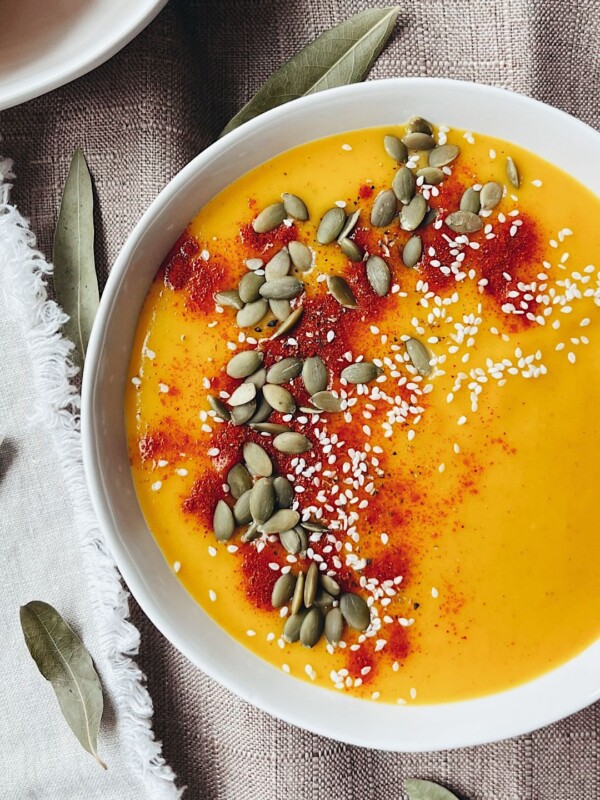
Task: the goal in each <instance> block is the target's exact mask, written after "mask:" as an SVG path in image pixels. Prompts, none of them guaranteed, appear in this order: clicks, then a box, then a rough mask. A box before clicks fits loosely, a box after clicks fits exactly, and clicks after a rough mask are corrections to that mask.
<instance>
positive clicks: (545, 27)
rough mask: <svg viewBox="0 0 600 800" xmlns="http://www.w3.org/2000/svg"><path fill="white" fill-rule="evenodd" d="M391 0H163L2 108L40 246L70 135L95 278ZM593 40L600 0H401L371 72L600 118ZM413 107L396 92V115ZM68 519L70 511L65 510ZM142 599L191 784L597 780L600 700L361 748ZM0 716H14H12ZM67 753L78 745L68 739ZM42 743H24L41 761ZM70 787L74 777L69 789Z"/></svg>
mask: <svg viewBox="0 0 600 800" xmlns="http://www.w3.org/2000/svg"><path fill="white" fill-rule="evenodd" d="M387 4H389V3H381V2H370V3H369V2H363V1H362V0H296V1H295V2H286V0H215V1H214V2H208V1H206V2H202V1H201V0H196V1H194V0H188V1H187V2H185V1H184V0H171V2H170V3H169V4H168V6H167V7H166V9H165V10H164V11H163V12H162V13H161V14H160V15H159V17H158V18H157V19H156V21H155V22H154V23H152V24H151V25H150V27H149V28H148V29H147V30H146V31H145V32H144V33H142V34H141V35H140V36H139V37H138V38H137V39H136V40H135V41H134V42H133V43H132V44H131V45H129V46H128V47H127V48H126V49H125V50H124V51H123V52H121V53H120V54H118V55H117V56H115V57H114V58H113V59H112V60H111V61H110V62H109V63H107V64H105V65H104V66H102V67H100V68H98V69H96V70H95V71H94V72H93V73H91V74H90V75H87V76H85V77H83V78H81V79H79V80H78V81H76V82H75V83H73V84H71V85H69V86H66V87H64V88H63V89H60V90H58V91H55V92H53V93H51V94H50V95H47V96H46V97H43V98H40V99H38V100H34V101H31V102H29V103H27V104H25V105H24V106H22V107H20V108H16V109H11V110H9V111H6V112H3V113H2V115H0V131H1V132H2V136H3V139H4V142H3V145H4V152H5V154H6V155H10V156H12V158H14V159H15V169H16V171H17V174H18V180H17V182H16V185H15V189H14V194H13V199H14V200H15V201H16V202H17V204H18V206H19V208H20V210H21V211H22V213H24V214H26V215H27V216H28V217H30V219H31V221H32V227H33V229H34V230H35V232H36V233H37V235H38V242H39V246H40V248H41V249H42V251H43V252H44V253H45V254H47V255H48V256H49V254H50V250H51V236H52V230H53V227H54V224H55V221H56V215H57V211H58V203H59V196H60V191H61V186H62V184H63V182H64V179H65V175H66V171H67V166H68V160H69V157H70V154H71V153H72V151H73V149H74V148H75V147H76V146H81V147H82V148H83V149H84V151H85V153H86V156H87V158H88V162H89V164H90V168H91V171H92V173H93V176H94V179H95V184H96V190H97V198H98V207H99V214H98V226H99V227H98V231H99V233H98V241H97V261H98V269H99V275H100V280H101V284H103V283H104V281H105V279H106V277H107V274H108V271H109V269H110V265H111V264H112V262H113V261H114V258H115V256H116V254H117V252H118V250H119V248H120V247H121V245H122V244H123V242H124V240H125V238H126V236H127V234H128V233H129V231H130V230H131V228H132V226H133V224H134V223H135V221H136V220H137V219H138V217H139V216H140V214H141V212H142V211H143V210H144V208H145V207H146V206H147V205H148V203H149V202H150V201H151V200H152V199H153V198H154V197H155V195H156V194H157V192H158V191H159V190H160V189H161V188H162V187H163V186H164V185H165V184H166V183H167V181H168V180H169V179H170V178H171V177H172V176H173V175H174V174H175V173H176V172H177V171H178V170H179V169H180V168H181V167H182V166H184V164H186V163H187V162H188V161H189V160H190V159H191V158H192V157H193V156H194V155H196V154H197V153H198V152H199V151H200V150H202V149H203V148H204V147H206V146H207V145H208V144H209V143H210V142H211V141H213V140H214V138H215V137H216V136H217V135H218V133H219V131H220V130H221V129H222V127H223V126H224V125H225V124H226V122H227V121H228V119H229V118H230V117H231V116H233V114H234V113H235V112H236V111H237V110H238V108H239V107H240V106H241V105H242V104H243V102H245V101H246V100H247V99H248V97H249V96H250V95H251V94H252V93H253V91H254V90H255V89H256V88H257V87H258V86H259V85H260V83H261V82H262V81H263V80H264V79H265V78H266V77H267V76H268V75H269V74H270V73H271V72H272V71H273V70H274V69H275V68H277V67H278V66H279V65H280V64H281V63H282V62H283V61H284V60H285V59H286V58H288V57H289V56H290V55H292V54H293V53H294V52H295V51H297V50H298V49H299V48H300V47H302V46H303V45H304V44H306V43H307V42H309V41H311V40H312V39H313V38H314V36H315V35H316V34H317V33H319V32H320V31H322V30H324V29H325V28H328V27H330V26H332V25H334V24H336V23H338V22H340V21H342V20H343V19H345V18H347V17H348V16H349V15H350V14H352V13H355V12H357V11H360V10H362V9H364V8H366V7H368V6H374V5H387ZM599 52H600V2H599V0H578V2H576V3H573V2H569V0H537V1H536V0H498V2H495V1H494V0H412V2H402V3H401V6H400V14H399V20H398V25H397V28H396V30H395V33H394V37H393V40H392V41H391V42H390V44H389V45H388V47H387V49H386V50H385V52H384V53H383V55H382V56H381V57H380V58H379V60H378V61H377V63H376V64H375V66H374V68H373V71H372V73H371V76H370V78H371V79H377V78H383V77H390V76H409V77H410V76H435V77H448V78H458V79H465V80H473V81H478V82H482V83H488V84H493V85H495V86H500V87H503V88H507V89H513V90H515V91H517V92H523V93H525V94H528V95H530V96H533V97H536V98H538V99H540V100H543V101H546V102H548V103H551V104H552V105H555V106H557V107H559V108H562V109H563V110H565V111H567V112H569V113H571V114H574V115H576V116H578V117H579V118H581V119H582V120H584V121H585V122H587V123H588V124H590V125H592V126H594V127H596V128H600V95H599V94H598V87H599V86H600V58H599V56H598V53H599ZM409 113H410V109H398V117H399V121H402V120H403V119H404V118H405V117H406V116H407V114H409ZM565 146H566V147H569V146H571V147H576V146H577V144H576V143H573V142H571V143H569V142H565ZM25 396H27V395H25ZM18 468H19V465H18V464H13V465H11V470H12V469H14V470H15V472H16V471H17V470H18ZM16 480H18V478H16ZM63 522H64V524H65V525H70V524H73V521H72V519H70V518H69V517H68V515H67V516H66V517H65V518H64V521H63ZM132 613H133V621H134V623H135V624H136V625H137V626H138V628H139V630H140V632H141V649H140V653H139V656H138V664H139V665H140V667H141V668H142V670H143V671H144V672H145V673H146V675H147V680H148V687H149V690H150V693H151V695H152V698H153V700H154V707H155V717H154V728H155V732H156V735H157V737H158V738H159V739H161V740H162V741H163V748H164V750H163V752H164V756H165V757H166V759H167V761H168V762H169V763H170V764H171V765H172V766H173V768H174V769H175V771H176V773H177V775H178V779H179V781H180V784H181V785H184V784H185V785H187V786H188V790H187V794H186V795H185V796H186V797H188V798H190V800H201V799H202V800H221V799H222V800H225V799H227V800H259V799H260V800H271V799H275V798H294V800H316V798H328V799H329V798H331V799H332V800H338V799H339V800H342V799H343V800H352V799H353V798H357V799H358V798H360V800H363V799H365V798H373V800H375V798H377V800H395V799H396V798H399V797H401V788H400V787H401V781H402V779H403V778H404V777H407V776H415V777H423V778H431V779H433V780H437V781H439V782H442V783H444V784H446V785H447V786H449V787H450V788H451V789H453V790H454V791H456V792H457V793H458V794H459V795H460V796H461V797H464V798H469V799H470V800H533V799H534V798H535V800H555V799H557V798H561V800H580V798H600V763H599V761H600V758H599V752H600V748H599V744H600V743H599V741H598V736H599V727H600V707H599V706H598V705H596V706H593V707H591V708H589V709H587V710H585V711H583V712H581V713H579V714H576V715H575V716H573V717H571V718H569V719H567V720H564V721H562V722H560V723H558V724H556V725H553V726H551V727H549V728H547V729H544V730H541V731H538V732H535V733H533V734H530V735H527V736H523V737H521V738H518V739H514V740H511V741H506V742H502V743H499V744H494V745H488V746H484V747H479V748H471V749H463V750H458V751H453V752H443V753H435V754H418V755H401V754H386V753H382V752H375V751H368V750H362V749H359V748H356V747H350V746H347V745H343V744H339V743H336V742H333V741H329V740H326V739H323V738H320V737H318V736H315V735H312V734H310V733H307V732H303V731H301V730H298V729H296V728H293V727H291V726H289V725H287V724H284V723H282V722H279V721H277V720H275V719H273V718H272V717H270V716H268V715H266V714H264V713H262V712H260V711H258V710H257V709H255V708H253V707H251V706H249V705H248V704H246V703H245V702H243V701H241V700H239V699H238V698H236V697H235V696H233V695H232V694H230V693H229V692H228V691H226V690H225V689H223V688H221V687H220V686H219V685H218V684H216V683H215V682H214V681H212V680H211V679H209V678H208V677H207V676H205V675H203V674H202V673H201V672H200V671H199V670H198V669H196V668H195V667H193V666H192V665H191V664H189V663H188V662H187V661H186V659H185V658H184V657H183V656H181V655H180V654H179V653H178V652H177V651H176V650H175V649H174V648H173V647H172V646H171V645H170V644H169V643H168V642H167V641H165V639H164V638H163V637H162V636H161V635H160V634H159V633H158V631H156V629H154V627H153V626H152V625H151V624H150V622H149V621H148V620H147V619H146V618H145V617H144V615H143V613H142V612H141V611H140V610H139V608H137V607H136V605H135V603H133V602H132ZM19 646H20V643H19ZM16 649H17V646H16V645H15V659H16V658H17V656H16ZM19 658H21V654H19ZM5 680H8V682H9V684H10V682H11V681H14V682H16V681H21V680H22V675H21V674H19V670H17V671H16V674H11V675H9V676H8V678H6V677H5ZM31 680H32V691H33V678H31ZM0 732H2V734H3V735H4V734H5V732H6V731H5V725H4V723H3V722H2V721H0ZM22 746H23V748H26V747H27V743H26V742H23V745H22ZM62 757H63V758H64V759H69V758H74V757H75V756H74V755H72V753H71V752H70V751H65V752H64V753H63V754H62ZM33 761H34V759H33V756H32V760H31V763H32V769H33V770H34V771H35V770H36V769H37V767H36V766H35V764H33ZM80 768H81V769H88V770H91V769H94V765H93V764H92V763H90V764H89V765H88V764H87V763H85V764H82V765H81V767H80ZM27 781H28V777H27V776H26V775H25V774H24V775H23V783H22V785H23V787H24V790H23V793H22V794H21V795H20V796H22V797H38V796H39V797H43V796H46V795H43V794H39V795H37V794H35V793H31V792H29V793H28V791H27V789H28V788H29V787H28V782H27ZM0 796H3V795H2V788H1V787H0ZM48 796H50V795H48ZM51 796H52V797H54V796H57V797H58V795H51ZM71 796H72V797H76V796H78V795H66V794H65V795H62V796H61V797H64V798H65V800H70V797H71ZM135 796H137V795H134V794H132V795H131V797H132V798H133V797H135ZM149 796H150V795H149ZM123 800H127V798H125V797H124V798H123Z"/></svg>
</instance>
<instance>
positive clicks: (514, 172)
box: [506, 156, 521, 189]
mask: <svg viewBox="0 0 600 800" xmlns="http://www.w3.org/2000/svg"><path fill="white" fill-rule="evenodd" d="M506 174H507V175H508V180H509V181H510V183H511V185H512V186H514V187H515V189H518V188H519V186H520V185H521V176H520V175H519V170H518V169H517V165H516V164H515V162H514V161H513V160H512V158H511V157H510V156H507V157H506Z"/></svg>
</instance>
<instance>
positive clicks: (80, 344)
mask: <svg viewBox="0 0 600 800" xmlns="http://www.w3.org/2000/svg"><path fill="white" fill-rule="evenodd" d="M52 261H53V263H54V291H55V293H56V300H57V302H58V304H59V305H60V306H61V308H62V309H63V311H64V312H65V314H68V315H69V320H68V321H67V322H66V323H65V324H64V326H63V333H64V335H65V336H66V337H67V338H68V339H70V340H71V341H72V342H73V343H74V344H75V350H74V351H73V354H72V358H73V361H74V363H75V364H77V365H78V366H80V367H82V368H83V362H84V361H85V354H86V351H87V345H88V340H89V338H90V331H91V330H92V323H93V322H94V317H95V316H96V311H97V310H98V303H99V300H100V295H99V291H98V278H97V276H96V267H95V264H94V197H93V193H92V179H91V177H90V173H89V170H88V168H87V164H86V163H85V157H84V155H83V153H82V152H81V150H75V152H74V153H73V157H72V159H71V165H70V167H69V174H68V175H67V181H66V183H65V188H64V192H63V196H62V201H61V204H60V212H59V215H58V222H57V223H56V230H55V232H54V246H53V249H52Z"/></svg>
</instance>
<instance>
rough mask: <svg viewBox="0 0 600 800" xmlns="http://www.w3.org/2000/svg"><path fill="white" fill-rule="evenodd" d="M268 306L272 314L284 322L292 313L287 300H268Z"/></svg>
mask: <svg viewBox="0 0 600 800" xmlns="http://www.w3.org/2000/svg"><path fill="white" fill-rule="evenodd" d="M269 308H270V309H271V313H272V314H273V316H274V317H276V318H277V319H278V320H279V321H280V322H285V321H286V319H287V318H288V317H289V315H290V314H291V313H292V306H291V305H290V301H289V300H269Z"/></svg>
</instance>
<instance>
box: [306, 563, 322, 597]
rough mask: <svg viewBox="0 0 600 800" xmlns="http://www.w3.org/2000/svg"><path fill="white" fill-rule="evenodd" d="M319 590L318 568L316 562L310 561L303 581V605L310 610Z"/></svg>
mask: <svg viewBox="0 0 600 800" xmlns="http://www.w3.org/2000/svg"><path fill="white" fill-rule="evenodd" d="M318 588H319V567H318V566H317V562H316V561H311V563H310V567H309V568H308V571H307V573H306V578H305V579H304V605H305V606H306V608H310V607H311V606H312V604H313V602H314V600H315V595H316V594H317V589H318Z"/></svg>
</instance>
